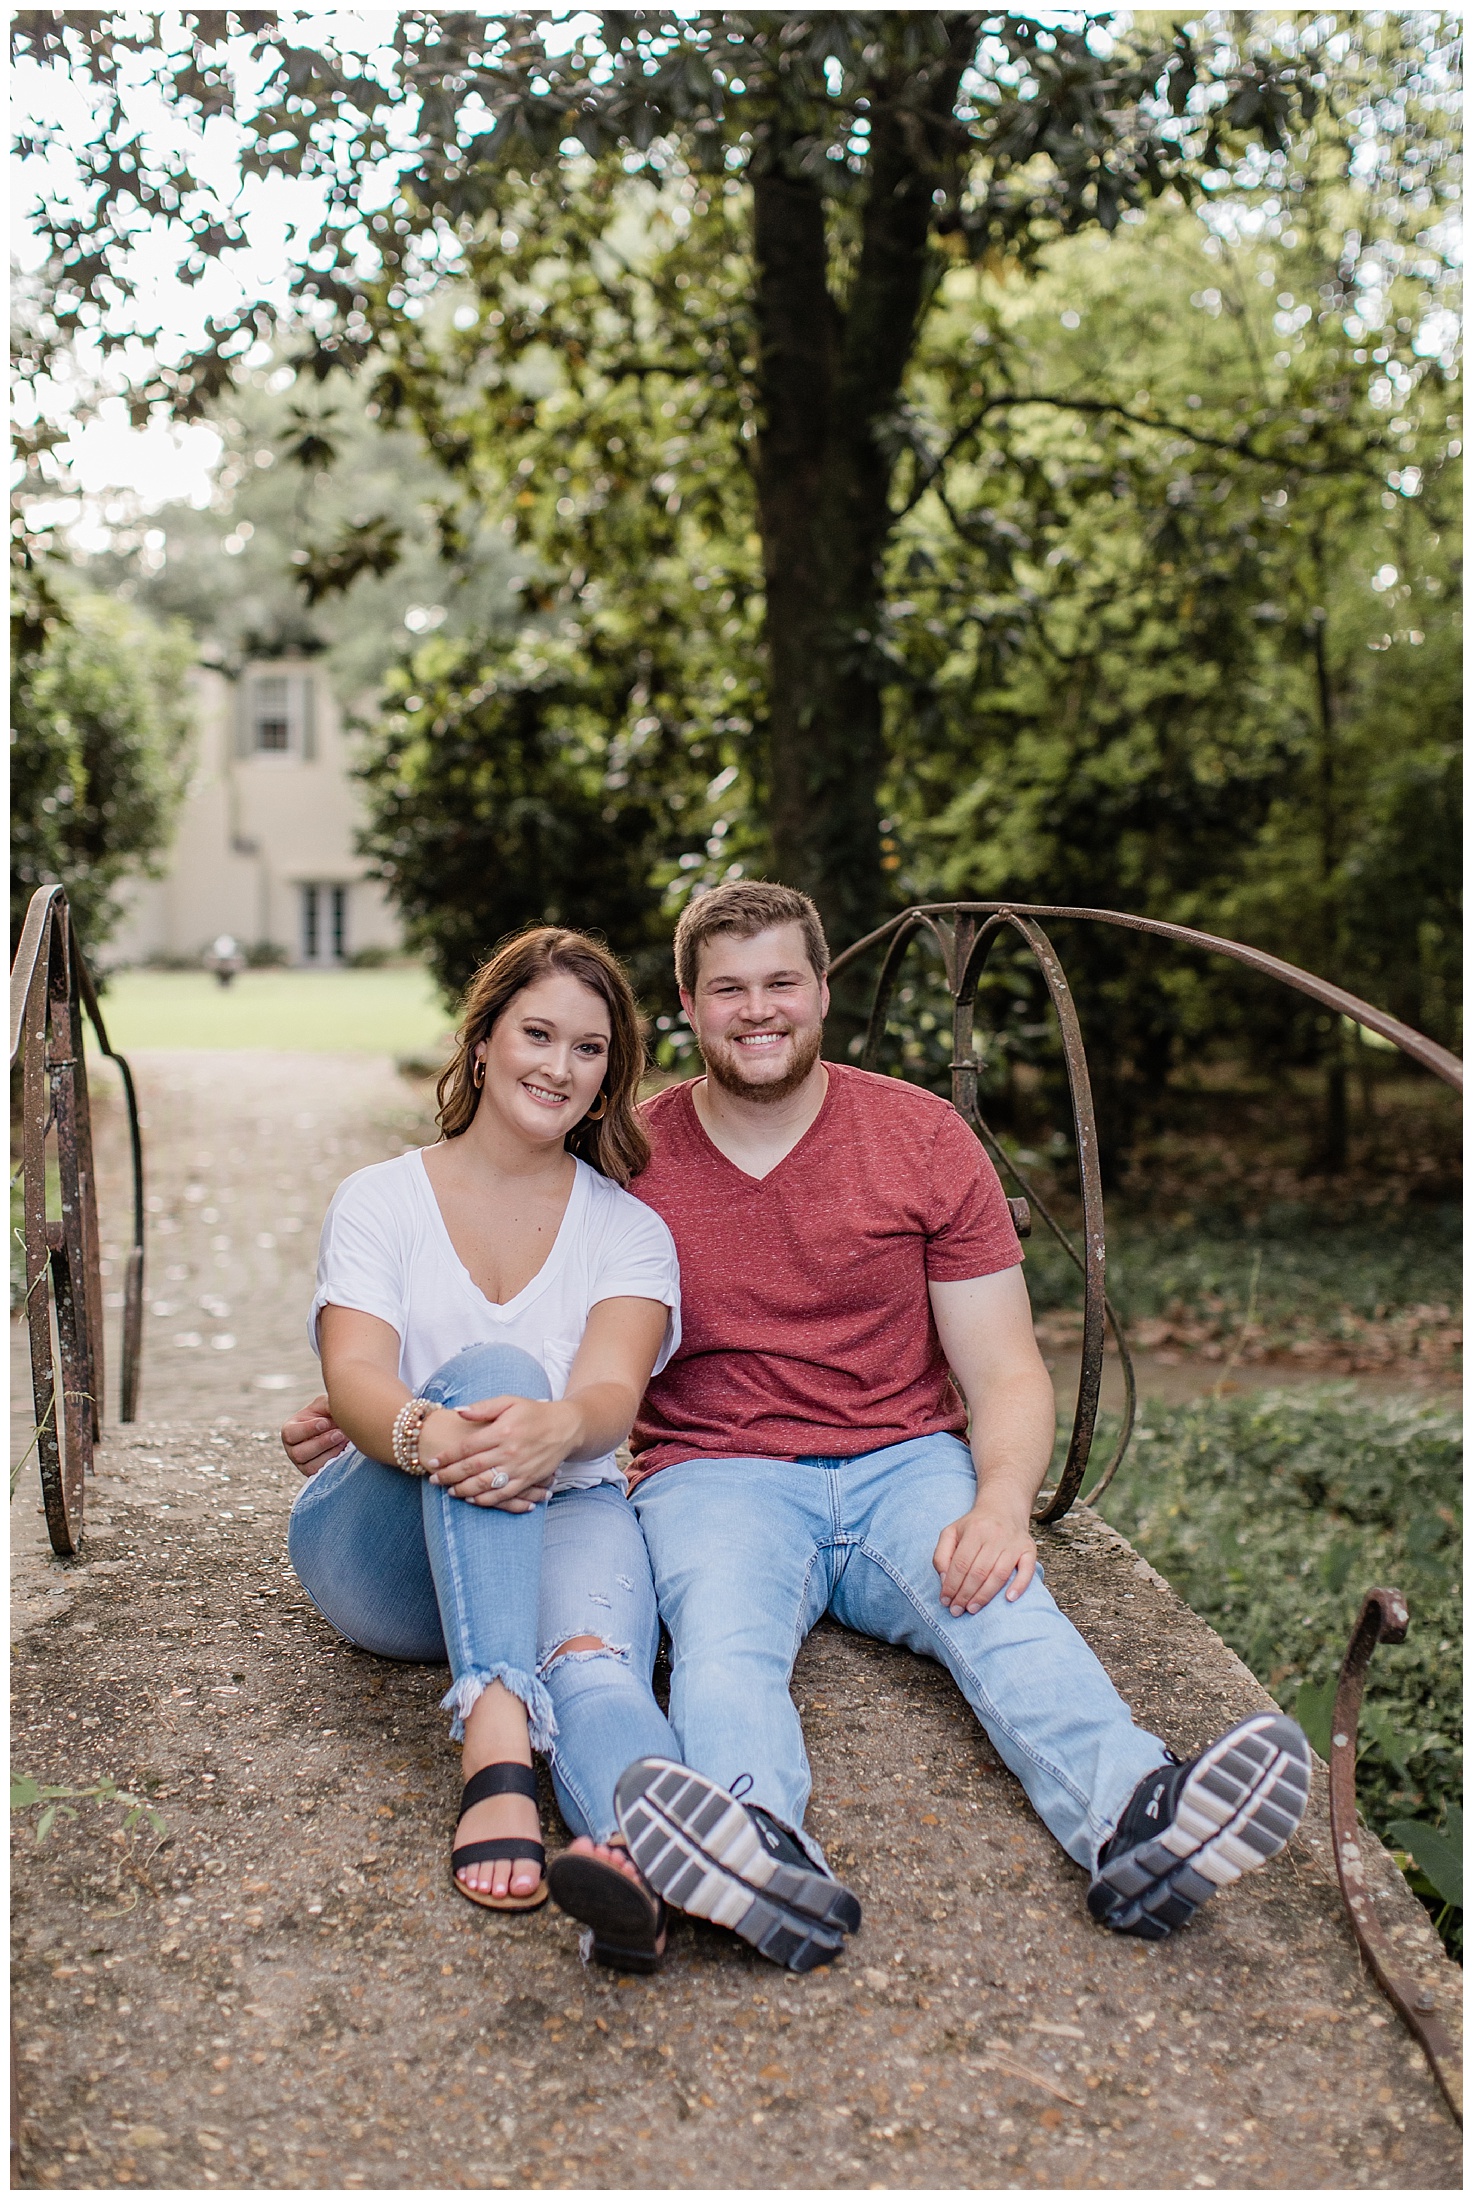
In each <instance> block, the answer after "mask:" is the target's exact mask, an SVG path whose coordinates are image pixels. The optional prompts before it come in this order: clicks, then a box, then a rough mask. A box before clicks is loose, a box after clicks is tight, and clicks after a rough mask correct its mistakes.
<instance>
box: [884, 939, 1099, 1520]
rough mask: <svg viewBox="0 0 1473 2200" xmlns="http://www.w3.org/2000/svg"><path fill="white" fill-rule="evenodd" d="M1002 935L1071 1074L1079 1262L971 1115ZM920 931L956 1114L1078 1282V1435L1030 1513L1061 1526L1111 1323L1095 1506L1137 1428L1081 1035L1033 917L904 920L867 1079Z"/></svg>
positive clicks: (1078, 1476)
mask: <svg viewBox="0 0 1473 2200" xmlns="http://www.w3.org/2000/svg"><path fill="white" fill-rule="evenodd" d="M1004 927H1008V928H1010V929H1011V930H1013V931H1015V932H1016V933H1017V934H1018V935H1019V937H1020V938H1021V939H1022V940H1023V943H1024V945H1025V946H1026V947H1027V948H1028V950H1029V952H1030V954H1031V955H1032V956H1033V958H1034V961H1035V962H1036V963H1037V964H1038V967H1039V970H1040V972H1041V973H1042V976H1043V980H1044V983H1045V985H1046V986H1047V988H1048V993H1049V998H1050V1000H1051V1001H1052V1003H1053V1008H1054V1013H1055V1015H1056V1016H1057V1018H1058V1022H1059V1033H1060V1037H1061V1039H1062V1041H1063V1047H1064V1059H1065V1064H1066V1067H1067V1071H1068V1079H1069V1100H1070V1109H1071V1113H1072V1116H1073V1122H1074V1139H1075V1146H1076V1150H1077V1152H1078V1156H1079V1182H1080V1192H1081V1197H1082V1200H1083V1205H1084V1231H1085V1251H1084V1252H1083V1253H1081V1252H1080V1251H1079V1249H1078V1247H1077V1246H1075V1244H1074V1243H1073V1241H1072V1240H1071V1239H1070V1238H1069V1236H1068V1235H1067V1234H1066V1232H1065V1231H1064V1230H1063V1228H1062V1227H1061V1225H1060V1224H1059V1223H1058V1221H1057V1220H1056V1218H1055V1217H1054V1215H1053V1214H1052V1213H1051V1212H1050V1210H1049V1208H1048V1205H1047V1203H1046V1202H1045V1201H1044V1200H1043V1199H1041V1198H1040V1197H1039V1195H1038V1193H1037V1191H1036V1190H1035V1188H1034V1187H1033V1185H1032V1184H1030V1183H1029V1182H1028V1180H1027V1179H1026V1178H1025V1177H1024V1175H1023V1173H1022V1171H1021V1170H1020V1169H1019V1168H1018V1167H1017V1165H1016V1164H1015V1163H1014V1162H1013V1161H1012V1160H1011V1159H1010V1158H1009V1157H1008V1155H1007V1154H1006V1153H1004V1151H1003V1149H1002V1147H1001V1146H1000V1144H999V1143H998V1141H997V1139H996V1138H995V1137H994V1136H993V1134H992V1131H991V1130H990V1128H989V1127H988V1125H987V1123H986V1122H985V1121H984V1119H983V1117H982V1114H981V1111H980V1109H979V1107H978V1105H977V1064H976V1059H975V1057H974V1054H973V1049H972V1025H973V1017H974V1014H975V1000H976V992H977V987H978V984H979V982H980V980H981V976H982V971H983V968H984V966H985V964H986V960H987V956H988V954H989V953H990V951H991V948H992V946H993V944H994V942H995V941H996V939H997V937H998V935H999V933H1000V932H1001V930H1002V929H1003V928H1004ZM922 931H925V932H928V933H929V934H930V936H931V938H932V939H933V940H934V941H935V943H936V945H937V947H938V948H939V950H940V952H941V958H942V961H943V964H944V965H945V969H946V979H947V985H948V988H949V990H950V992H951V996H952V1003H953V1012H952V1014H953V1021H952V1039H953V1044H952V1062H951V1087H952V1091H951V1097H952V1105H953V1106H954V1107H955V1109H956V1111H957V1113H958V1114H959V1115H961V1116H963V1117H964V1118H965V1119H966V1121H967V1122H969V1123H970V1124H971V1125H972V1126H973V1128H974V1129H975V1130H976V1132H977V1133H978V1136H979V1137H980V1138H981V1140H982V1142H983V1144H984V1146H985V1147H986V1148H987V1151H988V1152H989V1154H990V1155H991V1156H992V1158H993V1160H994V1161H995V1162H998V1163H1000V1164H1001V1165H1002V1166H1003V1167H1004V1168H1006V1169H1007V1170H1008V1172H1009V1174H1010V1175H1011V1176H1012V1177H1013V1178H1014V1180H1015V1181H1016V1182H1017V1183H1018V1185H1019V1186H1020V1188H1021V1189H1022V1191H1023V1193H1024V1195H1025V1200H1026V1203H1027V1206H1028V1208H1029V1209H1030V1210H1031V1209H1032V1208H1035V1207H1036V1208H1037V1210H1038V1212H1039V1213H1040V1214H1041V1215H1042V1217H1043V1220H1044V1223H1045V1225H1046V1227H1047V1228H1048V1229H1049V1231H1050V1232H1051V1234H1052V1235H1053V1236H1054V1237H1055V1238H1056V1239H1057V1240H1058V1242H1059V1244H1060V1245H1062V1246H1063V1248H1064V1250H1065V1252H1066V1253H1067V1254H1068V1255H1069V1257H1070V1259H1071V1260H1072V1261H1073V1262H1074V1264H1075V1266H1076V1267H1077V1268H1078V1269H1079V1270H1080V1272H1081V1274H1082V1275H1083V1277H1084V1340H1083V1346H1082V1350H1081V1353H1080V1368H1079V1391H1078V1396H1077V1399H1076V1401H1075V1407H1074V1425H1073V1428H1072V1430H1071V1432H1070V1437H1069V1446H1068V1450H1067V1452H1066V1453H1065V1457H1064V1464H1063V1468H1062V1470H1061V1472H1060V1475H1059V1480H1058V1483H1057V1486H1056V1487H1055V1488H1054V1489H1052V1490H1045V1491H1044V1492H1042V1493H1041V1495H1040V1497H1039V1499H1038V1502H1037V1504H1036V1506H1035V1511H1034V1517H1035V1518H1036V1519H1037V1520H1038V1521H1039V1522H1040V1523H1043V1522H1047V1521H1053V1520H1060V1519H1062V1518H1063V1516H1064V1514H1065V1513H1066V1512H1068V1510H1069V1508H1070V1506H1071V1505H1072V1504H1073V1503H1074V1500H1075V1498H1076V1497H1077V1496H1078V1494H1079V1488H1080V1484H1081V1483H1082V1481H1083V1479H1084V1474H1085V1469H1086V1467H1087V1465H1088V1463H1089V1457H1090V1452H1091V1449H1092V1447H1093V1444H1094V1432H1095V1423H1096V1420H1097V1418H1098V1414H1099V1403H1100V1378H1101V1374H1102V1372H1103V1367H1104V1357H1105V1324H1106V1322H1107V1321H1108V1322H1109V1325H1110V1328H1111V1331H1112V1334H1113V1336H1114V1339H1115V1343H1116V1347H1117V1349H1118V1351H1119V1353H1120V1359H1121V1365H1122V1367H1123V1369H1124V1373H1125V1416H1124V1420H1123V1422H1122V1425H1121V1432H1120V1438H1119V1441H1118V1443H1117V1444H1116V1447H1115V1452H1114V1456H1113V1457H1112V1458H1111V1460H1110V1463H1109V1465H1108V1467H1107V1468H1106V1470H1105V1472H1104V1473H1103V1474H1102V1475H1101V1477H1100V1479H1099V1481H1098V1483H1097V1484H1096V1486H1095V1488H1094V1489H1093V1490H1092V1491H1091V1492H1090V1499H1091V1502H1092V1501H1093V1500H1094V1498H1096V1497H1098V1496H1099V1495H1100V1494H1101V1493H1102V1492H1103V1491H1104V1490H1105V1489H1106V1488H1108V1486H1109V1483H1110V1481H1111V1479H1112V1478H1113V1476H1114V1473H1115V1470H1116V1468H1117V1467H1118V1466H1119V1464H1120V1462H1121V1460H1122V1459H1123V1458H1124V1456H1125V1450H1126V1446H1127V1445H1128V1444H1129V1442H1130V1435H1131V1429H1132V1427H1133V1425H1134V1421H1135V1371H1134V1369H1133V1368H1132V1366H1131V1364H1130V1353H1129V1350H1128V1348H1127V1346H1126V1342H1125V1337H1124V1333H1123V1330H1122V1327H1121V1323H1120V1320H1119V1317H1118V1316H1117V1314H1116V1312H1115V1309H1114V1307H1113V1306H1111V1305H1110V1302H1109V1299H1108V1297H1107V1295H1106V1292H1105V1206H1104V1195H1103V1192H1102V1190H1101V1186H1100V1165H1099V1141H1098V1137H1097V1134H1096V1130H1095V1116H1094V1102H1093V1099H1092V1097H1091V1094H1090V1084H1089V1065H1088V1063H1087V1061H1086V1059H1085V1052H1084V1040H1083V1035H1082V1034H1081V1032H1080V1029H1079V1018H1078V1015H1077V1014H1076V1012H1075V1007H1074V998H1073V995H1072V994H1071V993H1070V991H1069V981H1068V979H1067V978H1066V977H1065V975H1064V971H1063V966H1062V965H1061V963H1060V962H1059V958H1058V956H1057V955H1056V954H1055V952H1054V948H1053V944H1052V942H1051V941H1050V940H1049V938H1048V935H1047V934H1046V933H1045V932H1044V931H1043V929H1042V927H1041V926H1039V925H1037V924H1035V923H1034V922H1033V921H1032V919H1031V918H1030V917H1027V916H1024V915H1022V914H1020V913H1018V912H1014V911H1003V912H999V913H998V914H996V915H994V916H992V917H990V918H989V919H988V920H987V922H986V923H985V924H983V925H982V926H981V928H980V930H979V928H978V926H977V924H976V922H975V920H974V919H973V917H972V916H971V915H969V914H963V913H962V912H961V911H960V910H958V911H957V913H956V916H955V921H954V922H953V923H950V924H948V923H947V922H946V919H945V916H944V915H942V914H940V913H939V912H932V911H929V910H910V911H907V912H906V915H905V916H904V917H902V918H901V919H900V920H899V921H898V923H897V925H896V927H895V929H894V933H893V936H892V938H891V940H890V944H889V948H888V951H887V953H886V956H885V960H884V963H883V965H882V967H881V970H880V975H879V979H878V982H877V984H876V987H875V997H874V1003H873V1006H872V1008H871V1010H870V1020H869V1027H868V1030H867V1031H866V1033H865V1043H864V1051H863V1053H862V1055H861V1063H862V1066H863V1067H864V1068H865V1069H873V1068H874V1067H875V1064H876V1062H877V1060H878V1058H879V1048H880V1041H881V1038H882V1036H883V1034H884V1028H885V1017H886V1013H887V1011H888V1008H889V1004H890V997H891V994H892V993H893V991H894V988H895V981H896V979H897V977H898V976H899V973H900V966H901V963H902V962H903V960H904V958H905V954H906V951H907V949H908V948H909V946H910V944H911V942H912V940H914V939H915V938H916V937H917V936H918V935H919V934H920V933H921V932H922Z"/></svg>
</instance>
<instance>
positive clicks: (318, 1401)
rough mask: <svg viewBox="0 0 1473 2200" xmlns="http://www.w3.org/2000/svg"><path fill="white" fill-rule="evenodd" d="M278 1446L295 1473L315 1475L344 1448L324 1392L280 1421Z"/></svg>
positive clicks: (344, 1442) (340, 1431) (339, 1431)
mask: <svg viewBox="0 0 1473 2200" xmlns="http://www.w3.org/2000/svg"><path fill="white" fill-rule="evenodd" d="M281 1448H282V1450H283V1451H284V1452H285V1453H286V1455H287V1457H288V1459H290V1461H291V1463H292V1465H293V1466H294V1467H295V1468H296V1470H297V1472H298V1474H316V1472H317V1471H318V1469H319V1467H325V1466H326V1465H327V1462H328V1460H329V1459H336V1457H337V1455H338V1453H339V1452H340V1451H346V1450H347V1448H348V1439H347V1437H346V1436H345V1435H344V1434H343V1432H342V1430H341V1429H340V1428H339V1427H338V1425H337V1423H336V1422H335V1421H334V1419H333V1417H332V1408H331V1407H330V1406H329V1404H328V1402H327V1396H326V1393H325V1392H324V1393H322V1394H321V1395H319V1396H318V1397H316V1398H314V1399H313V1400H312V1403H311V1405H309V1406H302V1407H301V1408H300V1409H299V1411H297V1412H296V1413H294V1414H293V1415H292V1417H291V1419H290V1420H289V1421H284V1422H283V1423H282V1426H281Z"/></svg>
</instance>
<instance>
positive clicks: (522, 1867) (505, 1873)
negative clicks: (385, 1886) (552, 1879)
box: [455, 1681, 542, 1902]
mask: <svg viewBox="0 0 1473 2200" xmlns="http://www.w3.org/2000/svg"><path fill="white" fill-rule="evenodd" d="M531 1762H532V1749H531V1744H530V1743H529V1741H528V1739H527V1714H526V1710H525V1708H524V1707H523V1706H522V1705H521V1704H520V1703H519V1702H518V1701H517V1699H516V1697H515V1696H513V1695H510V1694H509V1693H508V1691H507V1690H506V1689H504V1688H503V1687H502V1686H501V1683H500V1682H499V1681H493V1682H492V1684H491V1686H490V1687H489V1688H488V1689H485V1690H484V1691H483V1692H482V1694H481V1695H479V1696H478V1697H477V1698H476V1701H475V1703H474V1704H473V1706H472V1707H471V1712H470V1716H469V1717H468V1718H467V1720H466V1722H465V1742H464V1745H463V1747H462V1749H461V1757H460V1764H461V1778H462V1780H469V1779H470V1777H471V1775H472V1774H473V1773H477V1772H479V1771H481V1769H482V1768H483V1766H486V1765H498V1764H515V1765H528V1766H530V1765H531ZM515 1835H521V1836H523V1837H524V1838H526V1839H527V1840H530V1841H540V1840H541V1838H542V1825H541V1821H540V1819H539V1817H538V1814H537V1805H536V1804H535V1803H534V1802H533V1801H532V1800H531V1798H530V1796H526V1795H492V1796H489V1797H488V1798H487V1800H486V1801H485V1802H484V1803H475V1804H473V1805H472V1806H471V1808H470V1809H469V1810H468V1811H467V1812H466V1814H465V1816H464V1817H463V1818H462V1819H461V1821H460V1823H459V1825H458V1826H457V1827H456V1829H455V1846H456V1847H457V1848H468V1847H469V1846H470V1844H471V1843H472V1842H473V1841H503V1840H507V1839H510V1838H511V1837H513V1836H515ZM455 1876H456V1878H457V1879H458V1880H459V1881H460V1883H461V1885H462V1886H464V1887H468V1888H469V1889H470V1890H471V1892H472V1893H474V1894H488V1895H492V1896H494V1897H495V1899H496V1900H497V1901H498V1902H501V1901H505V1899H506V1898H507V1896H508V1895H510V1896H511V1897H512V1898H513V1899H514V1900H525V1899H526V1898H527V1897H528V1896H529V1895H534V1894H535V1893H536V1892H537V1889H538V1887H539V1885H540V1884H541V1881H542V1872H541V1868H540V1867H539V1865H538V1864H537V1862H536V1859H535V1858H533V1857H530V1856H519V1857H515V1858H510V1859H509V1858H506V1857H499V1858H497V1859H496V1860H495V1861H494V1862H490V1861H488V1862H486V1863H481V1864H463V1865H462V1866H461V1868H460V1870H459V1871H458V1872H457V1873H456V1875H455Z"/></svg>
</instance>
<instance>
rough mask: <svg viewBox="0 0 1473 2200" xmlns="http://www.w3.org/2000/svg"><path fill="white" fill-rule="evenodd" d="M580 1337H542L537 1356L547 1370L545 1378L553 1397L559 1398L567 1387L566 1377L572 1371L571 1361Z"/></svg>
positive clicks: (575, 1356) (575, 1355) (576, 1352)
mask: <svg viewBox="0 0 1473 2200" xmlns="http://www.w3.org/2000/svg"><path fill="white" fill-rule="evenodd" d="M582 1342H583V1339H582V1338H581V1337H544V1339H543V1340H542V1350H541V1353H540V1354H539V1357H540V1359H541V1361H542V1364H543V1366H544V1367H545V1368H546V1370H547V1380H548V1382H549V1384H550V1385H551V1387H552V1394H553V1396H554V1398H561V1397H562V1396H563V1394H564V1392H565V1391H566V1390H567V1387H568V1377H569V1376H570V1375H571V1374H572V1372H573V1362H574V1360H576V1359H577V1357H578V1347H579V1345H580V1344H581V1343H582Z"/></svg>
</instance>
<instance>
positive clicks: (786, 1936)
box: [614, 1757, 858, 1971]
mask: <svg viewBox="0 0 1473 2200" xmlns="http://www.w3.org/2000/svg"><path fill="white" fill-rule="evenodd" d="M614 1809H615V1812H616V1813H617V1816H618V1820H619V1825H620V1829H621V1831H622V1832H623V1835H624V1838H625V1840H626V1841H627V1842H628V1844H629V1853H630V1855H631V1856H632V1857H633V1858H634V1861H635V1862H636V1864H638V1866H639V1868H640V1870H641V1871H642V1872H643V1874H644V1876H645V1878H646V1879H647V1880H648V1882H649V1884H650V1885H651V1886H652V1887H653V1888H654V1889H655V1891H656V1893H657V1894H660V1895H663V1896H664V1898H665V1900H666V1901H667V1902H668V1903H670V1904H671V1905H672V1907H673V1908H675V1909H677V1910H684V1911H685V1912H686V1914H687V1915H688V1916H690V1917H704V1918H706V1919H708V1920H709V1921H710V1923H711V1924H713V1925H724V1926H726V1927H727V1928H728V1930H729V1931H731V1932H734V1933H736V1934H737V1935H738V1936H739V1937H740V1938H741V1939H742V1940H745V1941H746V1942H747V1943H748V1945H749V1946H750V1947H753V1948H755V1949H756V1950H757V1952H758V1954H759V1955H764V1956H766V1957H767V1958H768V1959H769V1960H770V1961H771V1962H773V1963H778V1964H781V1965H782V1966H783V1968H784V1969H785V1970H789V1971H812V1970H814V1969H816V1968H817V1967H818V1965H820V1964H823V1963H832V1961H833V1959H834V1957H835V1956H836V1955H838V1954H840V1953H841V1951H842V1949H843V1946H844V1937H843V1931H842V1929H841V1928H840V1927H839V1926H838V1925H837V1924H836V1923H832V1922H828V1921H827V1920H826V1919H825V1917H824V1916H822V1915H821V1914H819V1913H818V1910H817V1905H818V1903H819V1900H820V1890H821V1895H822V1899H823V1901H824V1903H825V1906H828V1904H829V1901H830V1898H831V1897H832V1896H834V1895H835V1894H838V1895H848V1890H847V1889H846V1888H841V1887H838V1886H837V1885H836V1883H835V1882H834V1881H833V1880H829V1879H825V1878H824V1877H823V1875H822V1874H821V1873H819V1872H800V1871H798V1870H797V1869H795V1867H794V1866H792V1865H790V1864H782V1863H779V1862H778V1861H777V1859H776V1858H775V1857H772V1856H770V1855H769V1854H768V1852H767V1850H766V1849H765V1848H764V1847H763V1844H762V1841H761V1838H760V1837H759V1835H758V1832H757V1829H756V1827H755V1826H754V1825H753V1823H752V1821H751V1819H750V1817H749V1816H748V1814H747V1812H746V1811H745V1810H743V1808H742V1806H741V1804H740V1803H738V1802H736V1801H735V1800H734V1799H733V1798H732V1797H731V1796H730V1795H728V1794H727V1793H726V1791H725V1789H724V1788H719V1787H717V1785H716V1783H715V1782H714V1781H713V1780H707V1779H705V1778H704V1777H703V1776H702V1775H701V1774H700V1773H698V1772H692V1771H691V1770H690V1769H689V1767H688V1766H685V1765H676V1764H671V1763H670V1762H669V1761H668V1759H665V1758H662V1757H643V1758H640V1759H639V1760H638V1761H637V1762H636V1763H634V1764H632V1765H631V1766H630V1767H629V1769H628V1771H627V1772H625V1773H624V1775H623V1776H622V1778H621V1779H620V1781H619V1785H618V1787H617V1788H616V1789H615V1791H614ZM810 1883H811V1884H810ZM789 1890H791V1892H790V1891H789ZM794 1894H796V1895H798V1896H799V1897H801V1898H802V1900H801V1902H794V1901H793V1899H792V1896H793V1895H794ZM848 1900H849V1902H850V1904H852V1905H853V1907H854V1909H855V1910H856V1911H857V1909H858V1904H857V1903H855V1902H854V1897H853V1896H852V1895H848Z"/></svg>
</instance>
